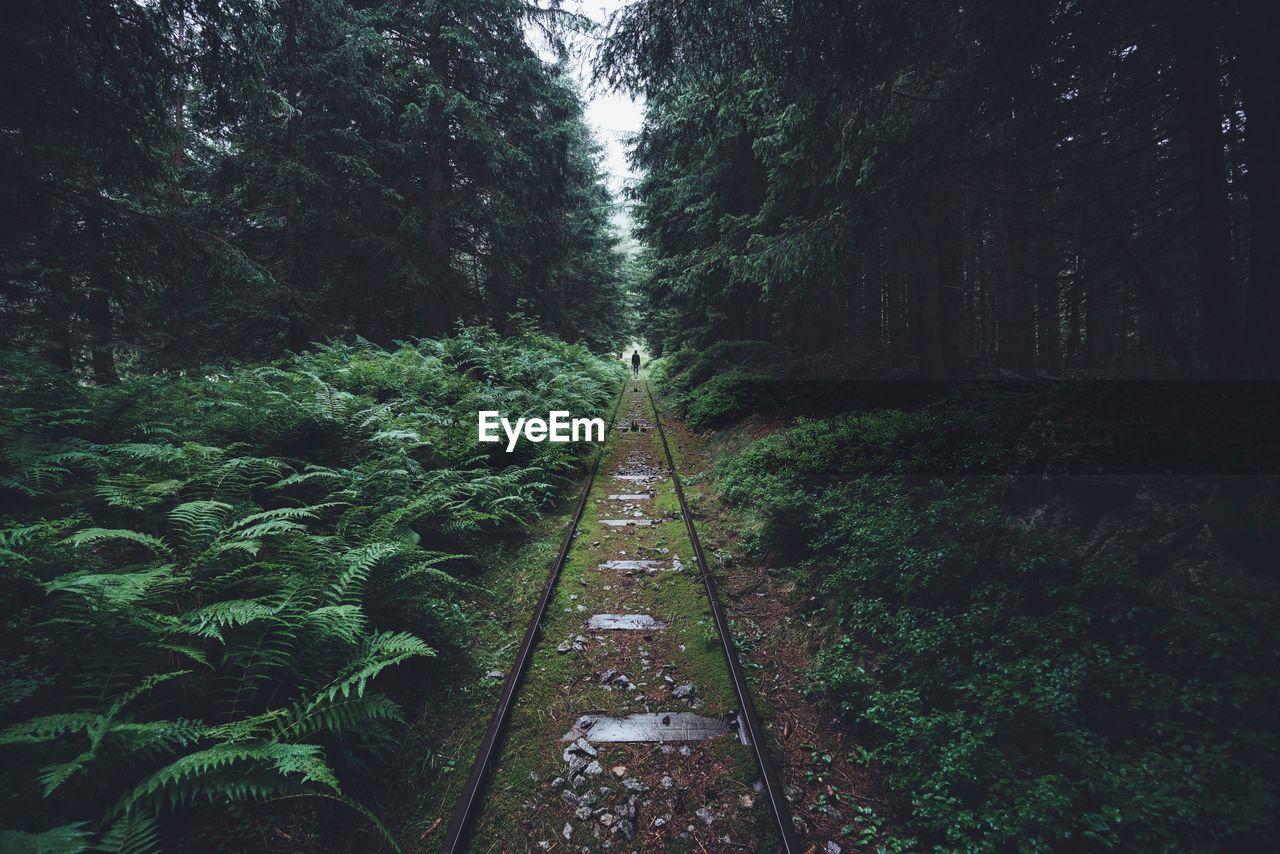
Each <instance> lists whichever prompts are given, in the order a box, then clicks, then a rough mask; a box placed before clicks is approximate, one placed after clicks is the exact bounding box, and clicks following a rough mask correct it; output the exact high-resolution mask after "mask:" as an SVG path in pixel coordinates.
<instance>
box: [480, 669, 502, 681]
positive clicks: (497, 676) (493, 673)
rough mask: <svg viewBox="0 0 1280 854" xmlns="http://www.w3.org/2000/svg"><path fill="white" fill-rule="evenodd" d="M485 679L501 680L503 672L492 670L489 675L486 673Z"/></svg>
mask: <svg viewBox="0 0 1280 854" xmlns="http://www.w3.org/2000/svg"><path fill="white" fill-rule="evenodd" d="M484 678H485V679H501V678H502V671H501V670H490V671H489V672H488V673H486V674H485V675H484Z"/></svg>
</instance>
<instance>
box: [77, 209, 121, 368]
mask: <svg viewBox="0 0 1280 854" xmlns="http://www.w3.org/2000/svg"><path fill="white" fill-rule="evenodd" d="M87 225H88V227H87V231H88V236H89V239H90V240H91V241H93V256H92V259H91V261H90V266H89V293H88V297H87V299H86V301H85V315H86V319H87V320H88V322H89V352H90V364H91V365H92V367H93V378H94V380H95V381H96V382H97V383H98V384H99V385H111V384H113V383H116V382H118V381H119V379H120V377H119V376H118V375H117V374H116V355H115V350H114V344H115V324H114V320H113V318H112V316H111V296H112V294H111V291H112V288H111V281H112V277H111V258H110V253H109V252H108V251H107V238H106V229H105V227H104V226H103V223H102V214H101V212H99V211H96V210H95V211H92V212H91V213H90V214H89V216H88V223H87Z"/></svg>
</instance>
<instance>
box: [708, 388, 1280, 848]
mask: <svg viewBox="0 0 1280 854" xmlns="http://www.w3.org/2000/svg"><path fill="white" fill-rule="evenodd" d="M1006 415H1007V414H1006V413H1004V412H1001V411H1000V410H999V409H998V407H993V408H990V409H988V410H986V411H983V412H977V411H974V410H972V409H968V408H965V407H963V406H960V405H957V404H939V405H934V406H931V407H929V408H927V409H925V410H922V411H920V412H915V413H903V412H895V411H876V412H872V413H869V414H865V415H858V416H846V417H841V418H833V419H827V420H823V421H808V422H801V423H799V424H798V425H797V426H796V427H795V428H794V429H792V430H788V431H785V432H782V433H778V434H775V435H772V436H769V437H767V438H765V439H762V440H760V441H759V442H757V443H756V444H755V445H753V446H752V447H750V448H748V449H747V450H746V451H745V452H743V453H741V454H740V455H738V456H737V457H735V458H733V459H732V460H730V461H728V462H727V463H726V465H725V466H724V468H723V471H722V473H721V475H722V476H721V487H722V490H723V492H724V494H725V495H726V496H727V497H728V499H729V500H730V501H731V502H733V503H735V504H737V505H739V506H740V507H742V508H743V511H744V512H748V513H751V514H754V515H755V516H756V519H757V522H758V525H757V528H756V531H755V535H754V544H755V546H756V547H757V548H759V549H762V550H764V549H767V550H770V551H771V552H773V553H774V554H775V555H781V556H783V559H785V560H789V561H792V562H794V563H795V565H796V566H797V568H798V571H799V573H800V577H801V579H802V583H803V584H805V585H806V586H808V587H809V588H810V589H811V591H812V592H813V593H814V594H816V595H818V596H819V597H820V599H821V600H822V601H823V602H824V603H825V605H826V608H827V611H828V613H829V615H830V616H831V617H832V619H833V620H834V621H835V622H836V623H837V625H838V627H839V628H840V630H841V631H840V634H839V640H837V641H834V642H832V643H830V644H829V645H828V646H826V647H825V648H824V649H823V650H822V651H821V652H820V654H819V655H818V657H817V660H816V664H815V666H814V668H813V671H812V673H811V674H810V675H811V678H812V689H813V690H814V691H816V692H820V693H822V694H825V695H826V696H829V697H830V698H831V699H832V700H833V701H834V702H835V703H836V704H837V705H838V707H839V708H840V709H841V710H842V711H843V713H844V714H845V715H847V717H848V719H849V721H850V722H851V724H852V725H853V726H854V727H855V728H856V730H857V731H858V732H859V733H860V734H861V736H862V743H863V745H864V746H865V747H866V748H867V753H866V754H865V757H864V758H865V760H866V761H867V762H870V763H874V764H875V765H877V766H878V767H879V768H881V769H882V770H883V772H884V774H885V780H886V784H887V787H888V789H889V791H890V792H891V795H892V799H893V804H894V807H895V809H894V816H893V819H894V820H896V821H897V823H898V826H899V828H900V830H901V832H902V834H903V835H904V836H908V837H911V838H913V839H914V841H912V842H908V843H907V845H908V847H912V848H931V849H934V850H947V851H975V850H981V851H994V850H1011V849H1019V850H1045V849H1054V850H1060V849H1071V850H1076V849H1083V850H1093V849H1119V850H1185V849H1186V848H1188V847H1189V848H1213V849H1217V850H1263V849H1265V848H1267V847H1269V844H1270V843H1274V840H1275V838H1276V833H1277V827H1276V825H1275V816H1276V815H1277V814H1280V773H1278V772H1277V770H1276V769H1277V768H1278V767H1280V736H1278V735H1277V733H1278V732H1280V728H1278V727H1277V723H1280V720H1278V717H1280V715H1278V713H1277V711H1276V710H1277V708H1280V676H1277V674H1280V644H1278V643H1277V642H1278V641H1280V630H1278V628H1277V621H1276V619H1275V602H1274V596H1264V595H1259V593H1258V590H1257V588H1256V587H1255V586H1252V585H1251V583H1246V582H1245V581H1244V580H1242V578H1243V576H1234V575H1230V574H1213V575H1209V576H1206V577H1202V578H1198V579H1193V580H1183V581H1182V582H1180V583H1166V584H1154V583H1152V580H1151V578H1150V577H1149V575H1147V574H1145V573H1143V572H1141V571H1140V570H1139V568H1138V566H1137V559H1136V557H1135V556H1132V555H1124V554H1123V553H1121V552H1117V551H1115V550H1112V551H1110V552H1108V553H1107V554H1108V555H1109V556H1107V557H1093V558H1087V559H1086V558H1084V557H1078V555H1082V554H1084V552H1082V551H1081V549H1080V548H1079V547H1080V546H1081V544H1082V542H1081V540H1082V534H1080V533H1078V532H1073V531H1072V530H1071V529H1069V528H1052V527H1047V526H1046V527H1041V528H1028V527H1026V526H1021V525H1018V524H1016V523H1014V522H1013V520H1012V519H1011V517H1010V515H1009V514H1008V513H1007V512H1006V511H1005V509H1004V508H1003V507H1002V504H1001V502H1002V492H1003V489H1004V487H1005V486H1006V485H1007V478H1006V477H1005V476H1004V475H1001V474H1000V473H999V472H1000V468H1001V466H1002V465H1003V462H1002V461H1003V460H1004V459H1005V458H1006V457H1007V456H1008V454H1009V453H1010V452H1011V449H1012V447H1013V445H1014V440H1015V437H1016V435H1017V433H1018V430H1019V429H1020V422H1019V421H1018V419H1016V418H1008V417H1006Z"/></svg>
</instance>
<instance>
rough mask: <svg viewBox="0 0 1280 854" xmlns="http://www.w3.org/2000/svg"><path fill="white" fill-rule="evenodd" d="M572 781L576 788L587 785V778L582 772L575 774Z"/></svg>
mask: <svg viewBox="0 0 1280 854" xmlns="http://www.w3.org/2000/svg"><path fill="white" fill-rule="evenodd" d="M570 782H571V783H572V784H573V787H574V788H575V789H581V788H582V787H583V786H585V785H586V783H587V778H586V777H583V776H582V775H581V774H575V775H574V777H573V779H572V780H570Z"/></svg>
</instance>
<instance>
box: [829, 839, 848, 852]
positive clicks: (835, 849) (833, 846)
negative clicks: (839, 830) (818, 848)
mask: <svg viewBox="0 0 1280 854" xmlns="http://www.w3.org/2000/svg"><path fill="white" fill-rule="evenodd" d="M843 850H844V849H843V848H841V847H840V846H839V845H837V844H835V843H834V842H831V841H830V840H828V841H827V847H826V849H825V854H840V852H841V851H843Z"/></svg>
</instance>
